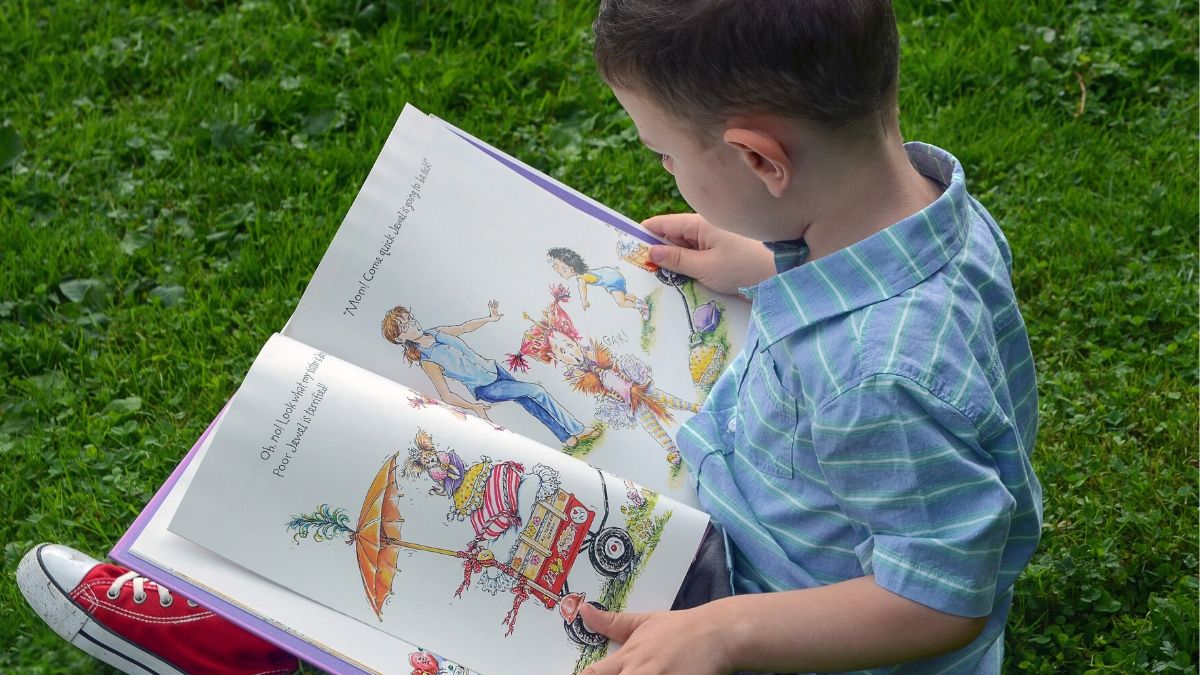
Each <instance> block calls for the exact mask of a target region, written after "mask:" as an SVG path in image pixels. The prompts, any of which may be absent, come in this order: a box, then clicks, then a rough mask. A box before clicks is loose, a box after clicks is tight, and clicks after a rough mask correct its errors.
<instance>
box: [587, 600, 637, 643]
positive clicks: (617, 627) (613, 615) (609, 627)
mask: <svg viewBox="0 0 1200 675" xmlns="http://www.w3.org/2000/svg"><path fill="white" fill-rule="evenodd" d="M579 615H580V617H582V618H583V623H584V625H585V626H587V628H588V630H590V631H592V632H594V633H599V634H601V635H603V636H604V637H606V638H609V639H611V640H616V641H617V642H625V641H626V640H628V639H629V636H630V635H633V631H634V630H636V629H637V627H638V626H640V625H642V623H643V622H645V621H646V618H647V617H648V616H650V615H649V614H630V613H628V612H606V611H604V610H602V609H598V608H596V607H593V606H592V605H588V604H584V605H583V606H582V607H580V608H579Z"/></svg>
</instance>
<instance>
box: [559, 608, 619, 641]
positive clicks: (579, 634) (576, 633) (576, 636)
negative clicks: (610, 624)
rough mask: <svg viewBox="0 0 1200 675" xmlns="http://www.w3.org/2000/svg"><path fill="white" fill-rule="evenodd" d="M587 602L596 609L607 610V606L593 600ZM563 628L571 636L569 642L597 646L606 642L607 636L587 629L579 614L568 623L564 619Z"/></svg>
mask: <svg viewBox="0 0 1200 675" xmlns="http://www.w3.org/2000/svg"><path fill="white" fill-rule="evenodd" d="M588 604H589V605H591V606H592V607H595V608H596V609H599V610H603V611H605V612H607V611H608V608H607V607H605V606H604V605H602V604H600V603H598V602H596V601H595V600H588ZM563 628H564V629H565V630H566V631H567V637H569V638H571V642H574V643H575V644H577V645H580V646H581V647H599V646H600V645H602V644H604V643H605V642H608V638H606V637H604V636H603V635H601V634H599V633H593V632H592V631H590V630H588V629H587V626H584V625H583V617H581V616H576V617H575V620H574V621H572V622H570V623H567V622H566V621H564V622H563Z"/></svg>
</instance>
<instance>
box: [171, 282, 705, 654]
mask: <svg viewBox="0 0 1200 675" xmlns="http://www.w3.org/2000/svg"><path fill="white" fill-rule="evenodd" d="M552 306H553V305H552ZM469 324H470V322H466V323H465V324H457V326H458V327H460V328H461V327H463V326H464V325H466V326H467V327H468V328H469V327H470V326H469ZM462 332H463V333H467V334H469V333H470V331H469V330H464V331H462ZM455 337H456V336H455ZM592 375H595V373H592ZM597 377H598V376H597ZM513 381H519V380H515V379H514V380H513ZM638 395H639V396H644V397H646V398H648V399H649V398H653V397H654V396H656V394H655V392H654V391H653V389H652V388H644V389H642V393H641V394H638ZM706 520H707V519H706V518H705V517H704V516H703V515H702V514H699V513H697V512H695V511H692V510H691V509H688V508H687V507H685V506H682V505H680V504H677V503H674V502H672V501H671V500H670V499H667V498H665V497H662V496H660V495H658V494H656V493H654V492H652V491H650V490H647V489H645V488H642V487H640V486H638V485H637V484H635V483H633V482H628V481H626V480H624V479H621V478H617V477H615V476H613V475H612V474H609V473H607V472H605V471H601V470H599V469H596V468H593V467H590V466H588V465H586V464H583V463H582V462H578V461H577V460H574V459H572V458H570V457H568V456H566V455H564V454H563V453H562V452H561V451H560V450H558V449H557V448H548V447H546V446H543V445H540V444H537V443H534V442H532V441H530V440H529V439H526V438H524V437H522V436H520V435H518V434H515V433H513V432H511V431H509V430H507V429H505V428H504V427H502V426H499V425H496V424H493V423H490V422H488V421H487V420H486V419H484V418H483V417H481V416H476V415H471V414H466V413H464V412H463V411H462V410H460V409H458V408H457V407H455V406H454V405H453V404H452V403H443V402H441V401H439V400H437V399H432V398H429V397H427V396H424V395H421V394H418V393H416V392H413V391H412V390H410V389H408V388H406V387H403V386H402V385H399V384H396V383H394V382H390V381H388V380H386V379H384V378H381V377H379V376H377V375H374V374H372V373H369V372H367V371H365V370H363V369H361V368H358V367H356V366H353V365H351V364H349V363H346V362H344V361H341V360H340V359H337V358H335V357H333V356H331V355H328V354H326V353H325V352H322V351H320V350H316V349H314V348H312V347H309V346H306V345H303V344H300V343H298V342H295V341H293V340H290V339H288V338H286V337H283V336H276V337H274V338H272V339H271V340H270V341H269V342H268V344H267V346H266V347H265V348H264V350H263V352H262V354H260V356H259V358H258V359H257V360H256V361H255V364H254V366H253V367H252V368H251V371H250V373H249V375H248V376H247V377H246V380H245V382H244V383H243V385H242V388H241V389H239V391H238V395H237V396H236V397H235V400H234V403H233V404H232V405H231V407H230V409H229V411H228V412H227V413H226V417H225V420H224V421H223V423H222V425H221V428H220V429H219V430H218V431H217V432H216V435H215V437H214V440H213V442H212V446H211V447H210V448H209V450H208V453H207V454H206V456H205V458H204V460H203V462H202V464H201V466H200V467H199V469H198V470H197V472H196V475H195V478H194V479H193V480H192V483H191V485H190V487H189V489H188V492H187V494H185V495H184V497H183V500H182V502H181V503H180V506H179V508H178V510H177V511H176V514H175V517H174V519H173V520H172V522H171V524H170V526H169V529H170V530H171V531H172V532H174V533H176V534H178V535H180V536H182V537H185V538H187V539H190V540H191V541H194V542H195V543H197V544H200V545H201V546H204V547H206V548H208V549H210V550H211V551H213V552H214V553H217V554H218V555H221V556H223V557H225V558H227V559H228V560H230V561H232V562H234V563H236V564H238V565H241V566H243V567H245V568H246V569H249V570H250V571H253V572H255V573H256V574H259V575H261V576H263V577H265V578H267V579H269V580H271V581H274V582H275V583H277V584H280V585H282V586H283V587H285V588H288V589H291V590H293V591H294V592H296V593H299V594H301V595H304V596H307V597H309V598H312V599H313V600H316V601H317V602H319V603H321V604H322V605H325V606H327V607H330V608H332V609H335V610H337V611H338V612H341V613H343V614H345V615H347V616H349V617H351V618H353V619H356V620H358V621H360V622H362V623H364V624H367V625H370V626H373V627H375V628H377V629H379V630H382V631H384V632H386V633H388V634H390V635H394V636H395V637H398V638H401V639H403V640H405V641H407V642H410V643H412V644H417V645H421V646H422V647H423V648H424V649H427V650H428V651H427V652H426V651H422V652H421V654H427V656H420V655H418V656H415V657H413V658H415V659H417V661H418V662H419V663H420V664H424V665H421V666H420V667H423V668H430V667H432V666H431V665H430V664H432V663H433V661H431V660H430V659H433V660H437V659H438V658H439V657H435V656H434V655H442V656H444V657H447V658H449V659H453V661H452V664H453V665H461V667H462V668H470V669H472V670H474V671H481V672H531V673H536V672H546V673H566V672H578V671H580V670H582V669H583V668H584V667H585V666H586V665H587V664H589V663H592V662H594V661H596V660H598V659H599V658H602V657H603V655H604V654H605V653H607V649H608V644H607V640H606V639H605V638H604V637H603V636H601V635H598V634H596V633H593V632H591V631H589V630H588V629H587V627H586V626H584V624H583V622H582V620H581V619H580V618H579V616H578V613H579V608H580V607H581V606H582V605H583V604H584V603H591V604H594V605H596V606H599V607H603V608H607V609H613V610H624V609H631V608H632V609H637V608H643V607H664V606H669V604H670V601H671V598H672V597H673V596H674V592H675V589H676V588H678V584H679V582H680V580H681V579H682V576H683V574H684V572H685V571H686V569H687V564H688V562H689V561H690V560H691V557H692V555H694V553H695V548H696V546H697V545H698V543H699V539H700V536H701V534H702V532H703V528H704V524H705V522H706ZM465 636H469V639H465ZM529 645H537V656H536V658H531V655H530V650H529ZM442 660H443V661H444V660H445V659H442ZM439 663H440V662H439ZM439 667H441V666H439ZM413 668H414V669H416V668H418V665H413ZM418 672H424V671H418ZM431 672H437V671H431Z"/></svg>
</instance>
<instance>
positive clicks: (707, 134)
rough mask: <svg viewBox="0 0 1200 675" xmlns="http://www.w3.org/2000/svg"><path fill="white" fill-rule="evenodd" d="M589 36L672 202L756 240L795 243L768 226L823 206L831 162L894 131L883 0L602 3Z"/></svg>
mask: <svg viewBox="0 0 1200 675" xmlns="http://www.w3.org/2000/svg"><path fill="white" fill-rule="evenodd" d="M593 30H594V32H595V38H596V44H595V56H596V63H597V65H598V66H599V69H600V73H601V76H602V77H603V78H604V79H605V81H606V82H607V83H608V84H609V85H610V86H611V87H612V88H613V92H614V93H615V94H616V96H617V99H618V100H619V101H620V102H621V105H622V106H623V107H624V108H625V109H626V111H627V112H629V115H630V117H632V118H633V120H634V123H635V124H636V125H637V127H638V131H639V134H640V136H641V139H642V142H643V143H644V144H645V145H646V146H647V147H649V148H650V149H651V150H653V151H655V152H657V153H659V154H660V155H662V161H663V166H664V167H665V168H666V169H667V171H669V172H671V173H672V174H674V176H675V181H676V184H677V185H678V186H679V191H680V194H682V195H683V197H684V199H685V200H687V202H688V203H689V204H690V205H691V206H692V208H694V209H695V210H696V211H697V212H698V213H700V214H701V215H703V216H705V217H706V218H707V219H708V220H709V221H710V222H712V223H713V224H714V225H717V226H718V227H721V228H723V229H727V230H731V231H734V232H738V233H740V234H743V235H745V236H748V237H752V238H754V239H759V240H771V239H780V238H792V237H794V236H800V234H799V233H797V232H795V231H794V230H789V231H781V230H780V224H781V222H783V221H784V220H785V219H787V218H785V217H790V216H795V215H796V205H797V204H807V205H809V208H811V207H812V205H816V204H818V203H819V202H821V201H822V199H824V198H825V193H826V192H828V191H827V190H825V189H824V188H825V187H827V186H823V185H822V182H823V180H822V179H824V180H825V181H827V180H829V177H830V169H831V168H832V164H831V163H832V162H838V161H840V162H844V161H846V160H845V159H844V158H846V157H853V156H859V155H863V154H866V155H871V154H873V153H875V152H876V150H877V148H879V147H881V145H882V142H883V140H884V139H885V138H886V136H887V130H888V129H889V128H891V127H892V126H894V125H895V115H894V106H895V96H896V74H897V66H898V60H899V56H898V54H899V47H898V38H897V34H896V24H895V17H894V15H893V13H892V6H891V2H890V0H690V1H689V0H602V2H601V7H600V12H599V14H598V16H597V17H596V20H595V22H594V23H593ZM897 136H898V134H897ZM888 140H894V139H888ZM747 169H749V170H747ZM784 196H787V197H788V199H779V198H781V197H784Z"/></svg>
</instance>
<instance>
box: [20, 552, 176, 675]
mask: <svg viewBox="0 0 1200 675" xmlns="http://www.w3.org/2000/svg"><path fill="white" fill-rule="evenodd" d="M45 546H46V544H41V545H39V546H38V547H37V548H35V549H33V550H32V551H29V552H28V553H26V554H25V557H23V558H21V562H20V563H19V564H18V565H17V586H18V587H20V589H21V595H23V596H25V601H26V602H28V603H29V606H30V607H31V608H32V609H33V611H34V612H36V613H37V615H38V616H39V617H41V618H42V621H44V622H45V623H46V625H47V626H49V627H50V629H51V630H53V631H54V632H55V633H58V635H59V636H60V637H61V638H62V639H64V640H66V641H67V642H70V643H71V644H73V645H75V646H76V647H78V648H79V649H81V650H83V651H84V652H85V653H87V654H88V655H89V656H91V657H92V658H95V659H97V660H99V661H103V662H104V663H106V664H108V665H110V666H112V667H113V668H116V669H117V670H120V671H121V672H123V673H128V674H129V675H186V673H184V672H183V671H181V670H178V669H177V668H175V667H174V666H172V665H171V664H169V663H167V662H166V661H163V660H162V659H160V658H158V657H157V656H155V655H154V654H151V653H150V652H147V651H146V650H145V649H142V648H141V647H140V646H138V645H137V644H136V643H134V642H131V641H129V640H127V639H125V638H124V637H122V636H121V635H119V634H117V633H114V632H113V631H111V630H109V629H108V628H107V627H106V626H104V625H103V624H101V623H100V622H98V621H96V620H95V619H93V618H92V617H91V615H89V614H88V613H87V612H86V611H84V609H83V608H82V607H80V606H79V605H78V604H76V603H75V601H74V600H72V599H71V596H70V591H69V590H67V589H65V588H63V587H61V586H59V585H58V582H56V581H55V580H54V579H53V577H51V576H50V574H49V573H48V572H47V571H46V566H45V565H44V564H43V563H42V548H43V547H45Z"/></svg>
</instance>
